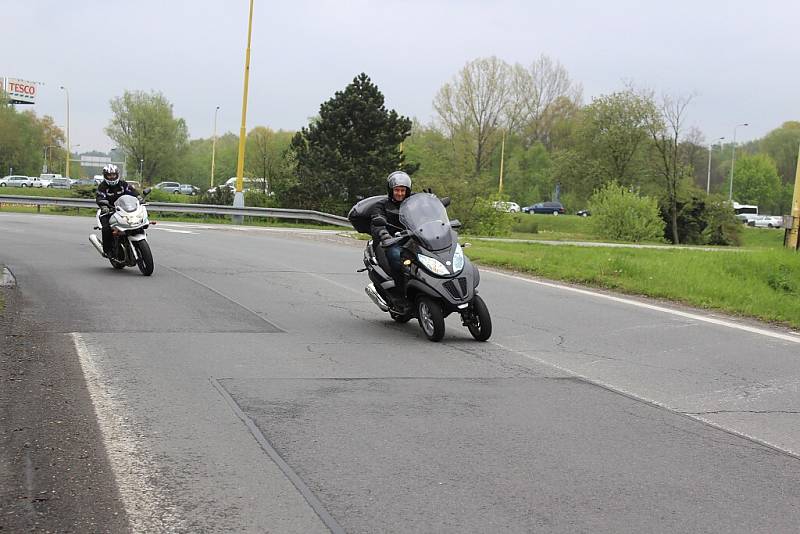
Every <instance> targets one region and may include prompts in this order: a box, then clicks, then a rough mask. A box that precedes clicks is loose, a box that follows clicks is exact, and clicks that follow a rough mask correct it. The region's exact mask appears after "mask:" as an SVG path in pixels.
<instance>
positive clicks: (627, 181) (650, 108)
mask: <svg viewBox="0 0 800 534" xmlns="http://www.w3.org/2000/svg"><path fill="white" fill-rule="evenodd" d="M657 117H658V112H657V110H656V107H655V104H654V103H653V100H652V98H651V97H649V96H648V95H640V94H637V93H636V92H634V91H633V90H632V89H626V90H625V91H622V92H618V93H612V94H610V95H603V96H600V97H598V98H595V99H593V100H592V103H591V104H589V105H588V106H586V107H585V108H584V109H583V112H582V117H581V120H580V125H579V126H578V130H577V132H576V134H577V137H578V142H577V144H578V146H577V149H578V150H579V151H580V152H581V153H582V154H583V155H584V156H585V157H589V158H591V159H594V160H595V161H597V163H598V164H599V166H600V167H601V168H602V169H603V170H604V174H605V183H607V182H610V181H612V180H616V181H618V182H619V183H620V184H622V185H629V186H640V185H641V183H642V176H641V174H640V171H641V170H642V167H641V166H637V163H640V162H641V161H642V160H643V157H642V156H643V149H644V147H645V142H646V140H647V139H648V137H649V134H650V132H649V126H650V125H651V124H652V123H653V122H654V121H657Z"/></svg>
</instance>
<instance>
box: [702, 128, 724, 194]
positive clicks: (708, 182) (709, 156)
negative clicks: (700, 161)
mask: <svg viewBox="0 0 800 534" xmlns="http://www.w3.org/2000/svg"><path fill="white" fill-rule="evenodd" d="M723 139H725V138H724V137H720V138H719V139H717V143H719V142H720V141H722V140H723ZM717 143H711V144H709V145H708V181H707V182H706V195H708V194H710V193H711V149H712V148H714V145H716V144H717ZM720 146H722V145H720Z"/></svg>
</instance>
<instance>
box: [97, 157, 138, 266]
mask: <svg viewBox="0 0 800 534" xmlns="http://www.w3.org/2000/svg"><path fill="white" fill-rule="evenodd" d="M122 195H132V196H135V197H137V196H139V193H138V192H137V191H136V189H134V188H133V186H132V185H129V184H128V182H126V181H125V180H121V179H120V177H119V169H117V166H116V165H114V164H113V163H109V164H108V165H106V166H105V167H103V181H102V182H100V185H98V186H97V193H96V194H95V196H94V200H95V202H97V205H98V206H100V211H101V215H100V225H101V226H102V228H103V252H104V253H105V255H106V256H111V255H112V252H113V251H112V250H111V241H112V236H111V225H110V224H109V221H108V219H109V218H111V215H112V214H113V213H114V211H113V206H114V202H116V201H117V199H118V198H119V197H121V196H122ZM102 200H105V201H107V202H108V204H107V205H106V204H101V203H100V201H102Z"/></svg>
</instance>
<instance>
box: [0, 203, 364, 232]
mask: <svg viewBox="0 0 800 534" xmlns="http://www.w3.org/2000/svg"><path fill="white" fill-rule="evenodd" d="M3 204H22V205H28V206H61V207H64V208H89V209H96V208H97V204H95V202H94V200H91V199H88V198H60V197H26V196H22V195H0V207H2V205H3ZM147 210H148V211H154V212H170V213H205V214H209V215H243V216H245V217H271V218H275V219H295V220H299V221H316V222H321V223H325V224H332V225H335V226H346V227H349V228H352V225H351V224H350V221H348V220H347V217H340V216H339V215H331V214H330V213H323V212H321V211H313V210H296V209H288V208H248V207H244V208H234V207H233V206H220V205H214V204H178V203H172V202H148V203H147Z"/></svg>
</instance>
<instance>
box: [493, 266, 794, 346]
mask: <svg viewBox="0 0 800 534" xmlns="http://www.w3.org/2000/svg"><path fill="white" fill-rule="evenodd" d="M481 270H482V271H486V272H489V273H492V274H495V275H497V276H503V277H505V278H512V279H514V280H519V281H522V282H527V283H529V284H536V285H540V286H545V287H552V288H555V289H563V290H566V291H572V292H573V293H579V294H581V295H589V296H592V297H599V298H604V299H607V300H611V301H614V302H619V303H622V304H628V305H630V306H637V307H639V308H645V309H647V310H653V311H657V312H661V313H669V314H671V315H676V316H678V317H685V318H686V319H692V320H695V321H702V322H704V323H710V324H715V325H718V326H724V327H726V328H733V329H735V330H742V331H744V332H750V333H751V334H758V335H761V336H767V337H771V338H775V339H780V340H783V341H789V342H790V343H800V333H795V332H791V333H789V334H784V333H781V332H775V331H772V330H767V329H765V328H758V327H755V326H747V325H744V324H739V323H734V322H732V321H726V320H724V319H717V318H716V317H708V316H705V315H699V314H697V313H690V312H684V311H680V310H673V309H670V308H665V307H663V306H656V305H655V304H647V303H646V302H638V301H636V300H631V299H626V298H623V297H615V296H613V295H607V294H605V293H598V292H596V291H591V290H588V289H580V288H577V287H570V286H566V285H562V284H558V283H555V282H544V281H541V280H533V279H531V278H524V277H521V276H515V275H513V274H506V273H501V272H499V271H495V270H492V269H486V268H484V267H482V268H481Z"/></svg>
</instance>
